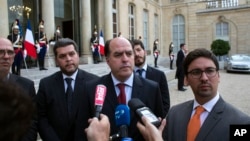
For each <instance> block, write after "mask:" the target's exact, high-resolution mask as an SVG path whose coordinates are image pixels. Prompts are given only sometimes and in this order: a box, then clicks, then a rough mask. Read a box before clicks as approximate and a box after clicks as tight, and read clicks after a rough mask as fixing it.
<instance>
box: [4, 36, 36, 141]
mask: <svg viewBox="0 0 250 141" xmlns="http://www.w3.org/2000/svg"><path fill="white" fill-rule="evenodd" d="M14 56H15V52H14V49H13V46H12V43H11V42H10V41H9V40H8V39H6V38H2V37H0V81H4V82H11V83H15V84H17V85H18V86H20V87H21V88H22V90H23V91H24V92H25V93H26V94H27V95H29V96H30V98H32V99H34V97H35V95H36V91H35V87H34V82H33V81H31V80H29V79H27V78H24V77H21V76H17V75H15V74H10V73H9V72H10V68H11V66H12V64H13V61H14ZM36 138H37V120H36V116H35V115H34V118H33V119H32V125H31V126H30V128H29V130H28V131H27V133H26V134H25V135H24V137H23V139H22V140H23V141H36Z"/></svg>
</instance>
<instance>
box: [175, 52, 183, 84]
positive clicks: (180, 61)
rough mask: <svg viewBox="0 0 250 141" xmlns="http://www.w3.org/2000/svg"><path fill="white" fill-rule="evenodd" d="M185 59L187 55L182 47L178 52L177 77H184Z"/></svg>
mask: <svg viewBox="0 0 250 141" xmlns="http://www.w3.org/2000/svg"><path fill="white" fill-rule="evenodd" d="M184 59H185V55H184V53H183V51H182V49H180V50H179V51H178V53H177V59H176V67H177V69H176V74H175V77H176V78H178V79H183V78H184V70H183V62H184Z"/></svg>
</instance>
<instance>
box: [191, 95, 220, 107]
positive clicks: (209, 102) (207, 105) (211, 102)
mask: <svg viewBox="0 0 250 141" xmlns="http://www.w3.org/2000/svg"><path fill="white" fill-rule="evenodd" d="M219 98H220V94H219V92H217V94H216V96H215V97H214V98H212V99H211V100H210V101H208V102H207V103H205V104H203V105H202V106H203V108H205V109H206V111H207V112H211V111H212V109H213V107H214V105H215V104H216V103H217V101H218V100H219ZM199 105H200V104H199V103H198V102H197V101H196V99H194V105H193V110H194V109H195V108H196V107H197V106H199Z"/></svg>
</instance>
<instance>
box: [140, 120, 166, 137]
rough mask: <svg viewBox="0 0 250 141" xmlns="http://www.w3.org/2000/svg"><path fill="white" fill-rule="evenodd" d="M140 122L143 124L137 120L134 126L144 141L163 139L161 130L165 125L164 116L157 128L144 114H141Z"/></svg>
mask: <svg viewBox="0 0 250 141" xmlns="http://www.w3.org/2000/svg"><path fill="white" fill-rule="evenodd" d="M142 122H143V124H144V125H143V124H142V123H140V122H137V125H136V126H137V128H138V129H139V131H140V132H141V134H142V136H143V137H144V139H145V140H146V141H163V139H162V131H163V129H164V127H165V125H166V119H165V118H164V119H163V120H162V122H161V125H160V127H159V128H158V129H157V128H156V127H155V126H154V125H153V124H152V123H150V121H149V120H148V119H147V118H146V117H144V116H142Z"/></svg>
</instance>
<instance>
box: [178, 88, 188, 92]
mask: <svg viewBox="0 0 250 141" xmlns="http://www.w3.org/2000/svg"><path fill="white" fill-rule="evenodd" d="M186 90H187V89H185V88H181V89H178V91H183V92H184V91H186Z"/></svg>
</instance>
